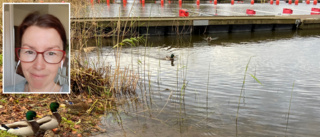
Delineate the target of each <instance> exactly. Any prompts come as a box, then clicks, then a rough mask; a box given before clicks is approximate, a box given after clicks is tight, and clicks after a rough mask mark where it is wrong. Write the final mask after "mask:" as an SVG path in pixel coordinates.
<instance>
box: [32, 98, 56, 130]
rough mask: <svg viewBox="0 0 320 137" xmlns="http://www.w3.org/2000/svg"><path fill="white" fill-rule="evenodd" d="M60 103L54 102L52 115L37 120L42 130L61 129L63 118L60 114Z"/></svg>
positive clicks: (51, 105) (51, 106)
mask: <svg viewBox="0 0 320 137" xmlns="http://www.w3.org/2000/svg"><path fill="white" fill-rule="evenodd" d="M58 108H59V103H57V102H52V103H51V104H50V110H51V112H52V115H47V116H44V117H42V118H40V119H38V120H37V123H38V124H39V126H40V130H52V129H55V128H57V127H59V125H60V122H61V116H60V114H59V113H58Z"/></svg>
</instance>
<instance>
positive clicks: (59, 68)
mask: <svg viewBox="0 0 320 137" xmlns="http://www.w3.org/2000/svg"><path fill="white" fill-rule="evenodd" d="M2 6H3V11H2V12H3V16H2V17H3V20H2V22H3V26H2V27H3V87H4V88H3V94H28V93H35V94H69V93H70V86H69V85H70V79H69V78H70V76H69V75H70V72H69V71H70V67H69V66H70V64H69V56H70V47H69V46H70V4H69V3H40V4H35V3H3V5H2Z"/></svg>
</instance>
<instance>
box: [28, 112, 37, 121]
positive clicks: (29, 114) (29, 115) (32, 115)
mask: <svg viewBox="0 0 320 137" xmlns="http://www.w3.org/2000/svg"><path fill="white" fill-rule="evenodd" d="M36 116H37V113H36V112H34V111H31V110H30V111H28V112H27V114H26V118H27V120H28V121H29V120H33V118H35V117H36Z"/></svg>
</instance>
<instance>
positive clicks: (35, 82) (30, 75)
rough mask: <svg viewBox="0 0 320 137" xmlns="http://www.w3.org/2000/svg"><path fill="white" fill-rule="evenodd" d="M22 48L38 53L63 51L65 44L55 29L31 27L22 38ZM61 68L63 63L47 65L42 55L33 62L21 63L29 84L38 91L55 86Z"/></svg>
mask: <svg viewBox="0 0 320 137" xmlns="http://www.w3.org/2000/svg"><path fill="white" fill-rule="evenodd" d="M21 48H30V49H33V50H35V51H37V52H44V51H47V50H50V49H56V50H63V42H62V40H61V38H60V35H59V33H58V32H57V31H56V30H55V29H53V28H41V27H37V26H30V27H28V28H27V29H26V30H25V32H24V34H23V36H22V40H21ZM60 66H61V62H60V63H58V64H49V63H47V62H46V61H45V60H44V58H43V56H42V54H38V56H37V57H36V59H35V60H34V61H33V62H30V63H26V62H21V67H22V71H23V74H24V76H25V78H26V80H27V81H28V84H29V85H30V86H32V87H33V88H36V89H41V88H45V87H46V86H49V85H52V84H54V78H55V77H56V75H57V73H58V69H59V67H60ZM45 92H46V91H45Z"/></svg>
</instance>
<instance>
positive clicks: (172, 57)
mask: <svg viewBox="0 0 320 137" xmlns="http://www.w3.org/2000/svg"><path fill="white" fill-rule="evenodd" d="M166 60H174V54H171V56H166Z"/></svg>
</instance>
